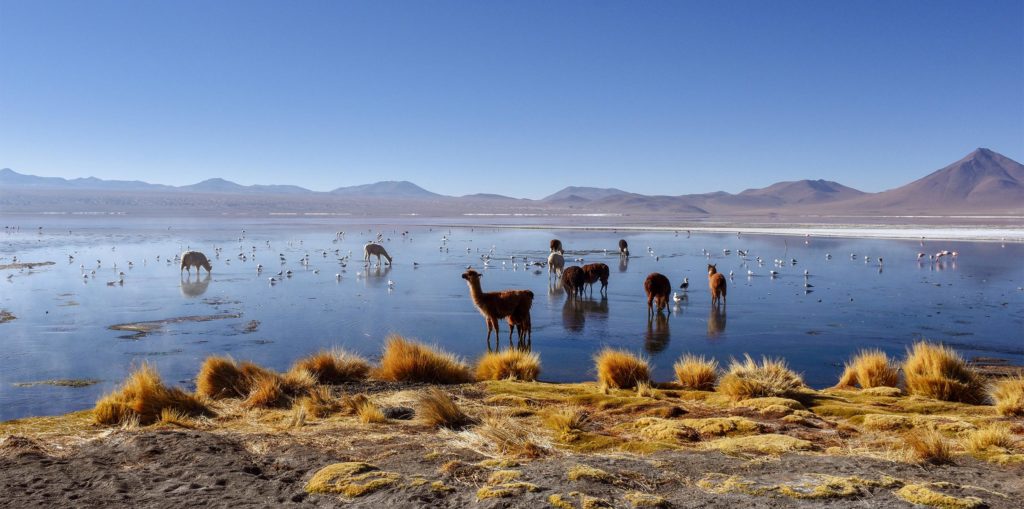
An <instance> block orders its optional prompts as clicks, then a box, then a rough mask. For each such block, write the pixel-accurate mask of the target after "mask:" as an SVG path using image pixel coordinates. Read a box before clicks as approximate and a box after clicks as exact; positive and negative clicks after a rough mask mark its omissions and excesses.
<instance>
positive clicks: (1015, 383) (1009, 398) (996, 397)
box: [989, 375, 1024, 417]
mask: <svg viewBox="0 0 1024 509" xmlns="http://www.w3.org/2000/svg"><path fill="white" fill-rule="evenodd" d="M989 395H990V396H992V400H993V401H995V404H996V412H999V415H1005V416H1007V417H1020V416H1024V376H1021V375H1018V376H1015V377H1012V378H1006V379H1003V380H999V381H998V382H996V383H994V384H992V389H991V391H990V392H989Z"/></svg>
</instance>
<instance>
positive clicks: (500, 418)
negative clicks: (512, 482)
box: [473, 413, 545, 458]
mask: <svg viewBox="0 0 1024 509" xmlns="http://www.w3.org/2000/svg"><path fill="white" fill-rule="evenodd" d="M473 431H474V432H476V434H477V435H479V436H480V437H481V438H483V439H484V440H485V441H486V442H487V444H488V445H489V446H490V447H491V448H492V449H493V450H494V451H495V452H497V453H498V454H499V455H500V456H502V457H505V458H538V457H540V456H542V455H544V453H545V450H544V448H543V447H541V446H540V445H539V444H537V442H536V441H535V440H534V439H533V433H532V431H531V430H530V429H528V428H526V427H525V426H524V425H523V424H522V423H521V422H520V421H517V420H515V419H513V418H512V417H511V416H509V415H506V414H502V413H490V414H486V415H484V417H483V419H481V422H480V424H479V425H478V426H476V427H475V428H474V429H473Z"/></svg>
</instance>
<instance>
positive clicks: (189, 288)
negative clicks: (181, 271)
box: [181, 271, 210, 297]
mask: <svg viewBox="0 0 1024 509" xmlns="http://www.w3.org/2000/svg"><path fill="white" fill-rule="evenodd" d="M195 277H196V280H195V281H192V276H191V275H188V274H186V275H184V276H182V279H181V295H182V296H183V297H198V296H200V295H202V294H204V293H206V288H207V287H209V286H210V273H209V272H207V273H206V277H205V278H204V279H201V280H200V279H199V278H200V276H199V272H198V271H197V272H196V276H195Z"/></svg>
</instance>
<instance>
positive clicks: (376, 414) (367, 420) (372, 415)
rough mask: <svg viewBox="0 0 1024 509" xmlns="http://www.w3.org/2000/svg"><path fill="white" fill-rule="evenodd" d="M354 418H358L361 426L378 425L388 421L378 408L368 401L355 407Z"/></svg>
mask: <svg viewBox="0 0 1024 509" xmlns="http://www.w3.org/2000/svg"><path fill="white" fill-rule="evenodd" d="M356 416H357V417H359V422H361V423H363V424H379V423H382V422H387V421H388V418H387V417H385V416H384V412H382V411H381V410H380V407H379V406H377V404H376V403H374V402H372V401H370V400H369V399H366V400H364V401H362V402H361V403H360V404H359V405H357V406H356Z"/></svg>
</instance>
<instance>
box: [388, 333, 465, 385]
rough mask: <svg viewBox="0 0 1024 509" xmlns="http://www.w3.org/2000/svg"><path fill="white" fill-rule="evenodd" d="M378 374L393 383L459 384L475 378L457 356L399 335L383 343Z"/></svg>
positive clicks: (390, 337)
mask: <svg viewBox="0 0 1024 509" xmlns="http://www.w3.org/2000/svg"><path fill="white" fill-rule="evenodd" d="M376 377H377V378H380V379H381V380H389V381H392V382H426V383H438V384H460V383H467V382H471V381H473V375H472V373H470V371H469V367H467V366H466V364H465V363H463V362H462V361H461V360H459V358H458V357H456V356H454V355H452V354H450V353H448V352H444V351H441V350H436V349H433V348H431V347H429V346H427V345H424V344H423V343H419V342H416V341H410V340H408V339H405V338H403V337H401V336H398V335H392V336H389V337H388V339H387V342H386V343H385V344H384V354H383V355H382V356H381V359H380V367H379V368H377V371H376Z"/></svg>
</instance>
